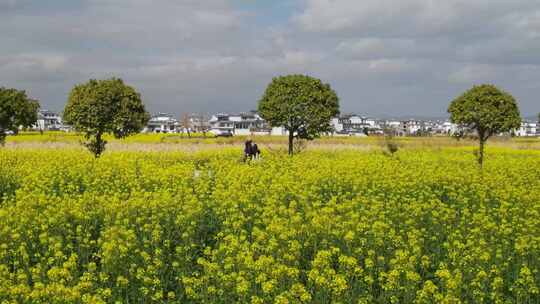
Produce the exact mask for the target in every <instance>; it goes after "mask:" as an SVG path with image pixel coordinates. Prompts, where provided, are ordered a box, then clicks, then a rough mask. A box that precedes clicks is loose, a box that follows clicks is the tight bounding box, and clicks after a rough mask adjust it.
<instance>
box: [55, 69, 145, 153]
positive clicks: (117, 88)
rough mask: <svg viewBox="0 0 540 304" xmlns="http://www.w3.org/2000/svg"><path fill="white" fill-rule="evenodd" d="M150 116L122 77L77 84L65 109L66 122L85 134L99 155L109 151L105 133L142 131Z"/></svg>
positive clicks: (124, 135) (91, 147)
mask: <svg viewBox="0 0 540 304" xmlns="http://www.w3.org/2000/svg"><path fill="white" fill-rule="evenodd" d="M149 119H150V115H149V114H148V112H146V109H145V107H144V104H143V102H142V100H141V95H140V94H139V93H137V91H135V89H134V88H132V87H130V86H128V85H126V84H124V82H123V81H122V80H121V79H118V78H111V79H107V80H94V79H92V80H90V81H88V82H87V83H84V84H79V85H76V86H75V87H74V88H73V89H72V91H71V93H70V95H69V100H68V103H67V105H66V107H65V109H64V121H65V123H66V124H68V125H71V126H72V127H73V128H74V129H75V130H76V131H79V132H83V133H84V134H85V137H86V139H87V142H86V143H85V145H86V147H87V148H88V149H89V150H90V151H91V152H92V153H94V155H95V156H96V157H99V156H100V155H101V153H103V151H104V150H105V145H106V143H107V142H106V141H105V140H104V139H103V135H105V134H106V133H110V134H113V135H114V137H116V138H123V137H126V136H129V135H131V134H134V133H138V132H140V131H141V129H142V128H143V127H144V126H145V125H146V123H147V122H148V120H149Z"/></svg>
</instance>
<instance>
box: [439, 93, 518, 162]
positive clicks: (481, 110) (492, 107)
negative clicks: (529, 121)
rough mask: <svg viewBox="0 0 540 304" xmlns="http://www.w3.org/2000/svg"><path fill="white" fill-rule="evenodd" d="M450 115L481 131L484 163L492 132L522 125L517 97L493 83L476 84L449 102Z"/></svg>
mask: <svg viewBox="0 0 540 304" xmlns="http://www.w3.org/2000/svg"><path fill="white" fill-rule="evenodd" d="M448 112H449V113H450V119H451V121H452V122H453V123H456V124H458V125H460V126H462V127H464V128H466V129H468V130H471V131H474V132H475V133H476V134H477V135H478V140H479V142H480V149H479V154H478V163H479V164H480V167H482V165H483V163H484V145H485V143H486V141H487V140H488V138H490V137H491V136H493V135H496V134H499V133H503V132H510V131H512V130H514V129H517V128H519V127H520V126H521V116H520V113H519V108H518V105H517V102H516V100H515V99H514V97H512V95H510V94H509V93H507V92H505V91H502V90H500V89H498V88H497V87H495V86H494V85H490V84H484V85H479V86H474V87H473V88H472V89H470V90H468V91H467V92H465V93H464V94H463V95H461V96H459V97H458V98H456V99H455V100H454V101H452V102H451V103H450V106H449V108H448Z"/></svg>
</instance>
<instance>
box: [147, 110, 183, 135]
mask: <svg viewBox="0 0 540 304" xmlns="http://www.w3.org/2000/svg"><path fill="white" fill-rule="evenodd" d="M179 130H180V122H179V121H178V120H177V119H176V118H174V116H173V115H171V114H168V113H158V114H156V115H153V116H152V117H151V118H150V120H149V121H148V123H147V124H146V127H145V128H144V129H143V132H148V133H177V132H179Z"/></svg>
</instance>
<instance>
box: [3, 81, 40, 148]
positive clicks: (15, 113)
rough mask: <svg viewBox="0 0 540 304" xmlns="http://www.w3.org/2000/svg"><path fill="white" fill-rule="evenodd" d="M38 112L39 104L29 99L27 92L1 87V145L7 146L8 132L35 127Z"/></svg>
mask: <svg viewBox="0 0 540 304" xmlns="http://www.w3.org/2000/svg"><path fill="white" fill-rule="evenodd" d="M38 110H39V103H38V102H37V101H36V100H32V99H29V98H28V97H27V96H26V92H25V91H18V90H15V89H6V88H3V87H0V145H2V146H3V145H4V144H5V141H6V132H7V131H13V132H17V131H18V129H19V127H24V128H29V127H31V126H32V125H34V124H35V123H36V122H37V112H38Z"/></svg>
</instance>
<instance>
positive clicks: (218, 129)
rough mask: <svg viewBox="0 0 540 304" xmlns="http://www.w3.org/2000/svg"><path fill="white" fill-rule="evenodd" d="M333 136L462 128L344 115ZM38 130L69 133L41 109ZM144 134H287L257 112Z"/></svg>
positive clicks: (532, 132) (153, 122)
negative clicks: (270, 124) (272, 125)
mask: <svg viewBox="0 0 540 304" xmlns="http://www.w3.org/2000/svg"><path fill="white" fill-rule="evenodd" d="M331 125H332V126H333V127H334V130H335V131H334V133H333V135H337V136H368V135H382V134H385V133H392V134H394V135H396V136H415V135H418V136H424V135H452V134H454V133H456V132H458V131H459V127H458V126H457V125H456V124H453V123H451V122H449V121H447V120H417V119H409V120H381V119H375V118H370V117H364V116H360V115H355V114H347V115H341V116H339V117H336V118H334V119H332V120H331ZM35 129H36V130H40V131H52V130H56V131H59V130H64V131H65V130H69V127H67V126H65V125H64V124H63V123H62V117H61V116H60V115H59V114H58V113H55V112H52V111H47V110H42V111H40V112H39V114H38V121H37V125H36V126H35ZM143 132H148V133H150V132H152V133H185V132H197V133H207V132H208V133H212V134H214V135H216V136H234V135H286V134H287V131H286V130H285V129H284V128H282V127H270V126H269V124H268V123H267V122H266V121H265V120H264V119H263V118H262V117H260V116H259V115H258V114H257V113H256V112H253V111H252V112H246V113H240V114H225V113H220V114H214V115H212V116H211V117H210V118H208V117H205V116H204V115H199V114H192V115H185V116H184V117H182V118H181V119H180V120H178V119H176V118H175V117H174V116H173V115H171V114H167V113H158V114H156V115H153V116H152V118H151V119H150V121H149V122H148V124H147V126H146V127H145V128H144V130H143ZM514 134H515V135H516V136H522V137H525V136H540V125H539V124H538V123H536V122H530V121H524V122H522V124H521V127H520V128H519V129H518V130H515V132H514Z"/></svg>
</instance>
